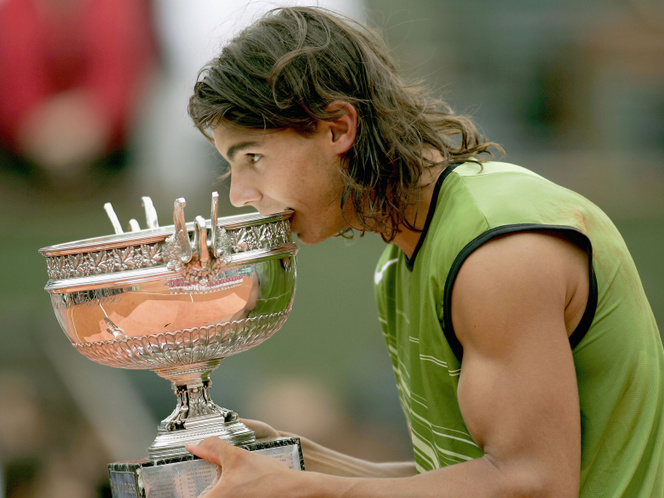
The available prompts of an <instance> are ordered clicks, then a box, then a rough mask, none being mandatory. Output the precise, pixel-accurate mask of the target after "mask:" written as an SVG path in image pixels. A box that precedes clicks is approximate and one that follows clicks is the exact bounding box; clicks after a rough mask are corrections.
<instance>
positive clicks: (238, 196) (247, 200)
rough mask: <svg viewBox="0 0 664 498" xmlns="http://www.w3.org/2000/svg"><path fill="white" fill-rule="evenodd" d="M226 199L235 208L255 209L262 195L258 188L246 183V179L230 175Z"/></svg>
mask: <svg viewBox="0 0 664 498" xmlns="http://www.w3.org/2000/svg"><path fill="white" fill-rule="evenodd" d="M228 197H229V200H230V201H231V204H232V205H233V206H235V207H244V206H254V207H255V203H257V202H258V201H260V200H261V199H262V194H261V192H260V190H258V188H256V187H255V186H253V185H252V184H250V183H249V182H248V181H247V178H241V177H240V175H231V189H230V193H229V196H228Z"/></svg>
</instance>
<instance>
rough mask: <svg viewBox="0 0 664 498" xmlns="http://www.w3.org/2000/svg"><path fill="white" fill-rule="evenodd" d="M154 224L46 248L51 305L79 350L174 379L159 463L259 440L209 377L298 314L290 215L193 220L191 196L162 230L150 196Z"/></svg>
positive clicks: (157, 444)
mask: <svg viewBox="0 0 664 498" xmlns="http://www.w3.org/2000/svg"><path fill="white" fill-rule="evenodd" d="M143 205H144V207H145V212H146V222H147V228H144V229H141V228H140V227H139V226H138V223H137V222H136V221H135V220H131V221H130V227H131V230H130V231H129V232H123V231H122V228H121V227H120V224H119V222H118V221H117V217H116V216H115V213H114V212H113V209H112V207H111V206H110V204H106V206H105V207H106V210H107V212H108V214H109V216H110V217H111V222H112V223H113V225H114V227H115V232H116V233H115V234H114V235H108V236H104V237H96V238H91V239H86V240H80V241H75V242H69V243H65V244H58V245H53V246H49V247H44V248H42V249H40V252H41V254H42V255H44V256H45V257H46V262H47V269H48V278H49V280H48V283H47V284H46V287H45V290H46V291H47V292H48V293H49V294H50V297H51V302H52V305H53V310H54V311H55V315H56V317H57V320H58V322H59V324H60V326H61V327H62V329H63V331H64V332H65V334H66V335H67V337H68V338H69V340H70V341H71V343H72V344H73V346H74V347H75V348H76V349H77V350H78V351H79V352H80V353H82V354H83V355H85V356H86V357H87V358H89V359H91V360H93V361H95V362H97V363H100V364H103V365H108V366H111V367H117V368H126V369H146V370H152V371H154V372H155V373H157V374H158V375H159V376H161V377H163V378H165V379H168V380H170V381H171V385H172V388H173V390H174V392H175V393H176V395H177V406H176V408H175V409H174V411H173V412H172V413H171V414H170V415H169V416H168V417H167V418H165V419H164V420H162V422H161V423H160V424H159V427H158V429H157V437H156V439H155V440H154V442H153V443H152V445H151V446H150V447H149V448H148V457H149V459H150V460H151V461H155V462H156V461H161V460H164V459H169V458H174V457H179V456H182V455H184V454H188V452H187V451H186V450H185V449H184V445H185V443H188V442H193V441H199V440H202V439H204V438H206V437H208V436H218V437H221V438H222V439H224V440H226V441H228V442H230V443H231V444H235V445H242V444H247V443H252V442H254V441H255V437H254V434H253V432H252V431H251V430H249V429H248V428H247V427H246V426H245V425H244V424H242V423H241V422H240V420H239V418H238V416H237V414H236V413H235V412H233V411H231V410H228V409H226V408H221V407H220V406H218V405H216V404H215V403H214V402H213V401H212V399H211V397H210V386H211V381H210V373H211V372H212V371H213V370H214V369H216V368H217V367H218V365H219V363H220V361H221V360H222V359H223V358H225V357H226V356H229V355H233V354H237V353H240V352H242V351H245V350H247V349H249V348H252V347H254V346H257V345H258V344H260V343H262V342H263V341H265V340H266V339H268V338H269V337H271V336H272V334H274V333H275V332H276V331H277V330H278V329H279V328H280V327H281V326H282V325H283V323H284V322H285V320H286V318H287V317H288V314H289V312H290V310H291V305H292V301H293V296H294V293H295V282H296V259H295V255H296V252H297V246H296V245H295V244H294V243H293V241H292V236H291V230H290V223H289V221H288V218H289V216H290V214H291V212H289V211H286V212H281V213H277V214H273V215H269V216H262V215H259V214H258V213H256V214H243V215H238V216H231V217H224V218H218V217H217V206H218V195H217V194H216V193H213V194H212V209H211V216H210V219H208V220H206V219H204V218H203V217H201V216H197V217H196V220H195V222H191V223H186V222H185V218H184V207H185V205H186V203H185V201H184V199H182V198H181V199H178V200H176V201H175V204H174V211H173V220H174V224H173V225H171V226H164V227H160V226H159V224H158V221H157V215H156V212H155V210H154V207H153V205H152V201H151V200H150V198H148V197H144V198H143Z"/></svg>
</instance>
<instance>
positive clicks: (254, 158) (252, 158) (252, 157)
mask: <svg viewBox="0 0 664 498" xmlns="http://www.w3.org/2000/svg"><path fill="white" fill-rule="evenodd" d="M247 155H248V156H249V162H250V163H253V164H256V163H257V162H258V161H259V159H260V158H261V157H263V156H262V154H247Z"/></svg>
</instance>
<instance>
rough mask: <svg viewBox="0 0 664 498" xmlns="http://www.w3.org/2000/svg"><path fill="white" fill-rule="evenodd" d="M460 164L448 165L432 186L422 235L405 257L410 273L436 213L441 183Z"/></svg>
mask: <svg viewBox="0 0 664 498" xmlns="http://www.w3.org/2000/svg"><path fill="white" fill-rule="evenodd" d="M461 164H463V163H452V164H450V165H449V166H448V167H447V168H445V169H444V170H443V172H442V173H441V174H440V176H439V177H438V179H437V180H436V185H434V187H433V193H432V194H431V202H430V203H429V212H428V213H427V219H426V220H425V221H424V227H423V228H422V233H420V238H419V240H418V241H417V245H416V246H415V250H414V251H413V255H412V256H411V257H410V258H409V257H407V256H406V268H408V269H409V270H410V271H413V268H414V267H415V258H416V257H417V253H418V252H420V248H421V247H422V244H423V243H424V239H425V238H426V236H427V232H428V231H429V225H431V220H432V219H433V215H434V213H435V212H436V205H437V204H438V194H439V193H440V189H441V187H442V186H443V182H444V181H445V178H447V176H448V175H449V174H450V173H451V172H452V171H454V169H455V168H456V167H457V166H460V165H461Z"/></svg>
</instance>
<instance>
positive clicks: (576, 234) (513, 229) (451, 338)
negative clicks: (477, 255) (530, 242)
mask: <svg viewBox="0 0 664 498" xmlns="http://www.w3.org/2000/svg"><path fill="white" fill-rule="evenodd" d="M545 230H546V231H555V232H560V233H561V234H562V235H563V236H565V237H566V238H567V239H568V240H570V241H571V242H573V243H574V244H576V245H577V246H579V247H580V248H581V249H583V250H584V251H586V254H587V256H588V277H589V281H590V288H589V292H588V303H587V305H586V309H585V311H584V313H583V317H581V321H580V322H579V325H578V326H577V327H576V329H574V332H572V334H571V335H570V336H569V342H570V347H571V348H572V349H574V348H575V347H576V346H577V345H578V344H579V343H580V342H581V340H582V339H583V338H584V337H585V335H586V333H587V332H588V329H590V324H591V323H592V321H593V318H594V317H595V311H596V310H597V294H598V290H597V277H596V275H595V270H594V267H593V258H592V244H591V242H590V239H588V237H587V236H586V235H585V234H584V233H583V232H581V231H580V230H578V229H577V228H574V227H571V226H562V225H538V224H533V223H523V224H516V225H505V226H501V227H496V228H492V229H491V230H488V231H486V232H484V233H483V234H481V235H479V236H478V237H476V238H475V239H473V240H472V241H470V242H469V243H468V244H467V245H466V247H464V248H463V249H462V250H461V252H459V254H458V255H457V257H456V259H455V260H454V262H453V263H452V267H451V268H450V271H449V273H448V275H447V280H446V281H445V288H444V290H443V323H442V327H443V333H444V334H445V339H446V340H447V342H448V344H449V345H450V348H451V349H452V352H453V353H454V355H455V356H456V358H457V359H458V360H459V362H461V360H462V358H463V347H462V346H461V343H460V342H459V339H458V338H457V336H456V333H455V332H454V327H453V326H452V314H451V304H452V287H453V286H454V282H455V280H456V277H457V275H458V274H459V270H460V269H461V265H462V264H463V263H464V261H466V259H467V258H468V256H470V255H471V254H472V252H473V251H475V250H476V249H477V248H479V247H480V246H481V245H483V244H485V243H487V242H488V241H490V240H491V239H493V238H495V237H499V236H501V235H508V234H512V233H519V232H537V231H545Z"/></svg>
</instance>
